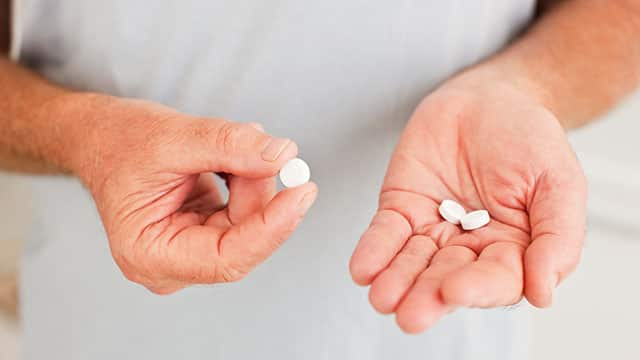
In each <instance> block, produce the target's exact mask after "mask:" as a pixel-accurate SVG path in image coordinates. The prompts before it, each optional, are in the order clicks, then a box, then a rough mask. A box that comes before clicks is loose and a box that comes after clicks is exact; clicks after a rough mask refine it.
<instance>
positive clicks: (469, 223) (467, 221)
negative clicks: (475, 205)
mask: <svg viewBox="0 0 640 360" xmlns="http://www.w3.org/2000/svg"><path fill="white" fill-rule="evenodd" d="M489 221H491V218H490V217H489V212H488V211H487V210H476V211H472V212H470V213H468V214H466V215H465V216H463V217H462V218H461V219H460V224H461V225H462V228H463V229H465V230H475V229H479V228H481V227H483V226H485V225H487V224H488V223H489Z"/></svg>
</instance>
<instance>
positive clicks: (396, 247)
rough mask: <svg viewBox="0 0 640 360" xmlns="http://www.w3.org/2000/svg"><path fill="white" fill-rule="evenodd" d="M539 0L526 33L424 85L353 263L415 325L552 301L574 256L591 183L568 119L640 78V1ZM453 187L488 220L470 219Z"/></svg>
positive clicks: (372, 295)
mask: <svg viewBox="0 0 640 360" xmlns="http://www.w3.org/2000/svg"><path fill="white" fill-rule="evenodd" d="M542 5H543V8H545V9H546V10H547V13H546V15H544V16H543V17H542V18H541V20H539V22H538V23H537V24H536V25H535V26H534V27H533V28H532V29H530V30H529V32H528V33H527V34H525V35H524V36H523V37H522V38H521V39H520V40H519V41H518V42H516V43H515V44H514V45H512V46H511V47H509V48H507V49H506V50H504V51H503V52H502V53H500V54H498V55H496V56H494V57H493V58H491V59H488V60H487V61H485V62H484V63H482V64H479V65H477V66H475V67H473V68H471V69H467V70H466V71H464V72H463V73H462V74H459V75H458V76H456V77H454V78H453V79H451V80H449V81H447V82H446V83H445V84H443V85H442V86H441V87H439V88H438V89H437V90H436V91H434V92H433V93H432V94H430V95H429V96H427V97H426V98H425V100H424V101H423V102H422V103H421V104H420V106H419V107H418V108H417V110H416V111H415V113H414V114H413V116H412V118H411V119H410V121H409V123H408V124H407V127H406V129H405V131H404V133H403V134H402V136H401V138H400V140H399V143H398V145H397V147H396V149H395V152H394V154H393V157H392V159H391V162H390V165H389V168H388V170H387V174H386V177H385V180H384V183H383V186H382V189H381V193H380V201H379V209H378V212H377V213H376V214H375V216H374V217H373V220H372V222H371V225H370V226H369V228H368V229H367V230H366V231H365V233H364V235H363V236H362V238H361V240H360V242H359V244H358V246H357V248H356V250H355V252H354V254H353V257H352V259H351V264H350V268H351V274H352V277H353V279H354V281H355V282H356V283H358V284H360V285H366V286H370V292H369V299H370V302H371V304H372V305H373V307H374V308H375V309H376V310H378V311H379V312H381V313H383V314H392V313H394V314H395V317H396V320H397V323H398V325H399V326H400V328H401V329H402V330H404V331H406V332H408V333H419V332H422V331H424V330H426V329H428V328H429V327H431V326H433V325H434V324H435V323H436V322H437V321H438V320H439V319H440V318H441V317H442V316H443V315H445V314H446V313H448V312H451V311H453V310H455V309H457V308H459V307H477V308H491V307H498V306H506V305H512V304H515V303H517V302H519V301H520V300H521V299H522V298H523V297H526V298H527V300H528V301H529V302H530V303H531V304H533V305H535V306H538V307H547V306H549V305H551V302H552V293H553V290H554V289H555V287H556V286H557V285H558V284H559V283H560V281H562V280H563V279H564V278H565V277H566V276H567V275H568V274H569V273H570V272H572V271H573V270H574V269H575V267H576V265H577V264H578V261H579V259H580V253H581V250H582V244H583V241H584V233H585V218H586V200H587V185H586V180H585V177H584V175H583V172H582V170H581V168H580V165H579V163H578V161H577V159H576V157H575V155H574V153H573V151H572V149H571V146H570V145H569V143H568V142H567V139H566V135H565V133H564V130H565V129H570V128H574V127H577V126H580V125H582V124H585V123H587V122H588V121H590V120H591V119H593V118H594V116H596V115H599V114H601V113H602V112H604V111H606V110H607V109H609V108H610V107H611V106H612V105H613V104H614V103H615V102H616V101H618V100H619V99H620V98H621V97H622V96H623V95H624V94H626V93H628V92H629V91H631V90H632V89H633V88H635V87H636V85H637V83H638V69H640V47H639V46H638V45H637V43H638V40H640V3H639V2H631V1H628V2H625V1H616V2H605V1H595V0H594V1H588V0H584V1H565V2H560V3H553V4H552V3H551V2H546V3H544V4H542ZM590 24H591V25H590ZM595 24H598V25H597V26H596V25H595ZM445 199H453V200H455V201H458V202H459V203H461V204H462V205H463V206H465V208H466V209H467V210H473V209H487V210H488V211H489V213H490V214H491V216H492V220H491V222H490V223H489V224H488V226H486V227H484V228H481V229H478V230H474V231H462V230H461V229H460V228H459V227H457V226H455V225H452V224H450V223H447V222H445V221H444V220H443V219H442V218H441V217H440V216H439V214H438V205H439V204H440V202H441V201H442V200H445Z"/></svg>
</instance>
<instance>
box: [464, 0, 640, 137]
mask: <svg viewBox="0 0 640 360" xmlns="http://www.w3.org/2000/svg"><path fill="white" fill-rule="evenodd" d="M541 10H542V14H541V18H540V19H539V21H537V22H536V23H535V24H534V25H533V26H532V28H531V29H530V30H529V31H528V32H527V33H526V34H525V35H524V36H523V37H522V38H520V39H519V40H518V41H517V42H516V43H514V44H513V45H512V46H510V47H509V48H507V49H506V50H505V51H503V52H501V53H500V54H498V55H497V56H495V57H493V58H491V59H489V60H488V61H486V62H485V63H483V64H480V65H479V66H477V67H475V68H472V69H470V70H468V71H467V72H465V75H467V74H469V75H470V74H471V73H473V72H476V71H477V72H478V74H480V73H481V72H484V73H485V74H486V76H487V81H490V80H489V79H491V78H500V79H503V78H505V79H507V81H511V82H513V84H514V85H516V86H518V87H520V88H521V90H522V91H523V92H524V93H527V94H529V95H530V96H533V97H535V98H536V99H537V100H538V101H540V102H541V103H542V104H544V105H545V106H546V107H547V108H548V109H549V110H551V111H552V112H553V113H554V114H555V115H556V117H557V118H558V119H559V120H560V121H561V123H562V124H563V126H564V127H565V128H567V129H571V128H575V127H578V126H581V125H583V124H585V123H587V122H589V121H591V120H593V119H594V118H595V117H597V116H598V115H601V114H602V113H604V112H606V111H607V110H609V109H610V108H611V107H612V106H614V105H615V104H616V103H617V102H618V101H620V100H621V99H622V98H623V97H624V96H625V95H627V94H628V93H629V92H631V91H632V90H634V89H635V88H636V86H637V85H638V82H639V81H640V1H637V0H614V1H602V0H565V1H562V0H560V1H558V0H546V1H543V2H542V3H541Z"/></svg>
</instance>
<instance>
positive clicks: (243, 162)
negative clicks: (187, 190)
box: [161, 119, 298, 178]
mask: <svg viewBox="0 0 640 360" xmlns="http://www.w3.org/2000/svg"><path fill="white" fill-rule="evenodd" d="M161 152H162V158H163V159H168V161H169V163H170V166H171V167H172V169H171V170H174V171H175V172H182V173H202V172H225V173H230V174H233V175H238V176H242V177H247V178H264V177H269V176H274V175H275V174H277V172H278V171H279V170H280V169H281V168H282V166H284V164H285V163H286V162H287V161H289V160H291V159H293V158H295V157H296V155H297V154H298V147H297V146H296V144H295V143H294V142H293V141H291V140H289V139H284V138H277V137H273V136H270V135H268V134H266V133H265V132H264V131H263V130H262V128H261V127H260V126H259V125H257V124H253V123H238V122H231V121H226V120H205V119H195V120H192V121H189V122H184V121H181V122H180V124H178V125H177V130H176V131H175V136H173V140H172V141H171V142H170V145H169V146H164V150H161Z"/></svg>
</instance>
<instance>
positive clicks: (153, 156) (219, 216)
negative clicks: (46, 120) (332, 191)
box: [77, 98, 317, 294]
mask: <svg viewBox="0 0 640 360" xmlns="http://www.w3.org/2000/svg"><path fill="white" fill-rule="evenodd" d="M107 101H108V102H109V105H108V106H104V104H103V102H104V99H102V98H101V99H99V100H98V101H97V102H100V106H101V109H102V111H101V112H100V116H101V117H103V118H102V119H100V121H99V122H97V124H96V126H98V127H100V128H99V129H97V130H96V131H94V132H92V133H91V134H94V135H93V136H95V138H93V139H88V141H87V143H88V144H93V146H94V147H93V148H92V149H91V151H87V152H86V154H87V155H89V156H88V159H86V160H85V161H83V162H82V164H83V165H82V166H81V169H80V170H79V171H77V172H78V173H79V176H80V177H81V178H82V180H83V181H84V182H85V184H87V187H88V188H89V190H90V191H91V193H92V195H93V197H94V199H95V202H96V205H97V208H98V210H99V212H100V215H101V217H102V221H103V224H104V226H105V229H106V232H107V235H108V238H109V243H110V246H111V251H112V254H113V257H114V259H115V261H116V263H117V264H118V266H119V267H120V269H121V270H122V272H123V273H124V275H125V276H126V277H127V278H128V279H129V280H132V281H134V282H137V283H140V284H142V285H144V286H146V287H147V288H148V289H150V290H151V291H152V292H154V293H157V294H170V293H173V292H175V291H178V290H180V289H182V288H184V287H186V286H189V285H192V284H213V283H220V282H230V281H237V280H240V279H241V278H243V277H244V276H245V275H246V274H247V273H248V272H249V271H251V270H252V269H253V268H254V267H255V266H257V265H258V264H259V263H260V262H262V261H263V260H264V259H265V258H267V257H268V256H269V255H270V254H271V253H272V252H273V251H275V250H276V249H277V248H278V246H279V245H280V244H281V243H282V242H283V241H284V240H285V239H286V238H287V237H288V236H289V235H290V234H291V232H292V231H293V230H294V229H295V227H296V226H297V224H298V223H299V222H300V221H301V219H302V217H303V216H304V214H305V213H306V211H307V210H308V209H309V207H310V206H311V204H312V203H313V201H314V200H315V197H316V194H317V187H316V185H315V184H313V183H308V184H305V185H302V186H299V187H297V188H293V189H286V190H283V191H281V192H280V193H278V194H276V184H275V178H274V175H276V174H277V172H278V171H279V169H280V168H281V167H282V166H283V165H284V164H285V163H286V162H287V161H288V160H290V159H292V158H294V157H295V156H296V154H297V147H296V145H295V143H293V142H291V141H289V140H287V139H276V138H272V137H270V136H268V135H267V134H265V133H264V131H263V130H262V128H261V127H260V126H259V125H256V124H240V123H232V122H228V121H224V120H216V119H201V118H195V117H190V116H186V115H183V114H180V113H177V112H176V111H174V110H171V109H168V108H166V107H163V106H160V105H157V104H153V103H148V102H143V101H132V100H120V99H113V98H110V99H108V100H107ZM105 109H106V110H105ZM91 134H89V135H88V136H89V137H91V136H92V135H91ZM95 144H98V145H97V146H96V145H95ZM267 148H269V149H270V150H269V151H267V154H266V155H265V152H264V151H265V149H267ZM277 155H279V156H277ZM265 156H266V158H265ZM214 172H218V173H224V174H228V175H226V178H227V185H228V187H229V201H228V204H225V203H224V202H223V200H222V198H221V197H220V194H219V192H218V189H217V187H216V183H215V181H214V178H213V176H215V175H213V173H214Z"/></svg>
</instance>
